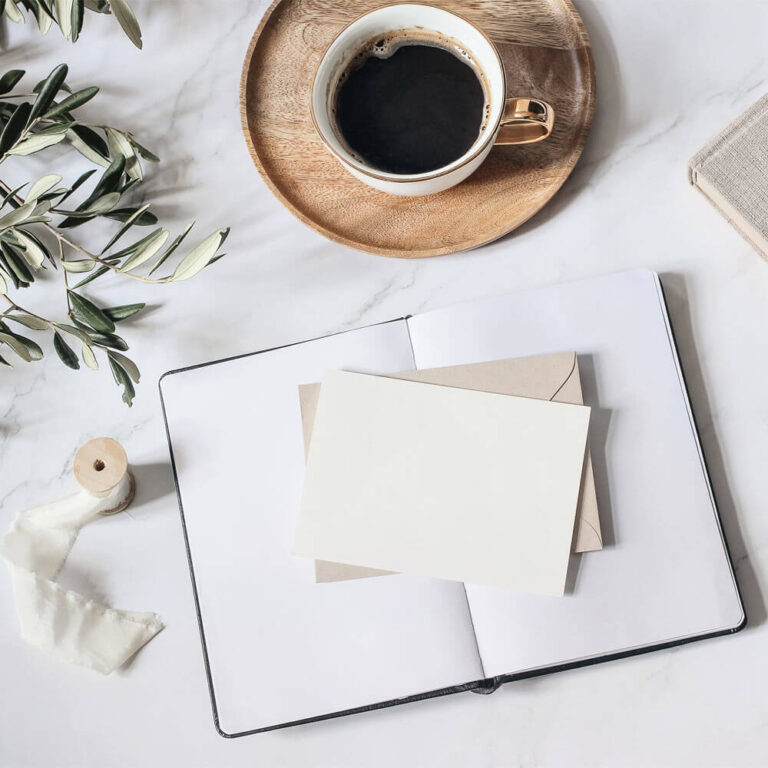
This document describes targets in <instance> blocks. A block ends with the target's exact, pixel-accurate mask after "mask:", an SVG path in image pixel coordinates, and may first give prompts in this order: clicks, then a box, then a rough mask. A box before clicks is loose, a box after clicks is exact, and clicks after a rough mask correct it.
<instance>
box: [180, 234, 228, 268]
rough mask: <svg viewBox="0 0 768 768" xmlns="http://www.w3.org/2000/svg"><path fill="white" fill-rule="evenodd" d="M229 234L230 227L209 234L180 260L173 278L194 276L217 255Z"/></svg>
mask: <svg viewBox="0 0 768 768" xmlns="http://www.w3.org/2000/svg"><path fill="white" fill-rule="evenodd" d="M228 234H229V229H220V230H218V232H214V233H213V234H212V235H208V237H206V238H205V240H203V241H202V242H201V243H199V244H198V245H197V246H196V247H195V248H193V249H192V250H191V251H190V252H189V253H188V254H187V255H186V256H185V257H184V258H183V259H182V260H181V261H180V262H179V265H178V267H176V270H175V272H174V273H173V275H172V276H171V280H188V279H189V278H190V277H194V275H196V274H197V273H198V272H199V271H200V270H201V269H203V268H204V267H206V266H207V265H208V262H209V261H210V260H211V259H212V258H213V257H214V256H215V255H216V251H218V250H219V248H220V247H221V245H222V243H223V242H224V241H225V240H226V239H227V235H228Z"/></svg>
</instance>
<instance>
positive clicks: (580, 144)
mask: <svg viewBox="0 0 768 768" xmlns="http://www.w3.org/2000/svg"><path fill="white" fill-rule="evenodd" d="M283 1H284V0H273V2H272V4H271V5H270V6H269V8H267V10H266V11H265V12H264V15H263V16H262V18H261V21H260V22H259V25H258V26H257V27H256V31H255V32H254V33H253V36H252V37H251V41H250V43H249V44H248V49H247V50H246V53H245V58H244V60H243V68H242V73H241V75H240V88H239V96H238V98H239V101H240V127H241V129H242V131H243V136H244V137H245V143H246V146H247V147H248V153H249V154H250V156H251V160H252V161H253V164H254V165H255V166H256V169H257V170H258V172H259V174H260V175H261V177H262V179H263V180H264V182H265V183H266V185H267V187H269V189H270V191H271V192H272V194H273V195H274V196H275V197H276V198H277V199H278V200H279V201H280V202H281V203H282V204H283V205H284V206H285V207H286V208H287V209H288V210H289V211H290V212H291V213H292V214H293V215H294V216H295V217H296V218H297V219H299V221H301V222H302V223H304V224H306V225H307V226H308V227H309V228H310V229H313V230H314V231H315V232H317V233H319V234H321V235H323V236H324V237H326V238H328V239H329V240H331V241H333V242H335V243H339V244H340V245H345V246H347V247H348V248H353V249H355V250H358V251H364V252H365V253H372V254H375V255H377V256H387V257H390V258H400V259H409V258H410V259H417V258H432V257H434V256H447V255H449V254H452V253H461V252H463V251H468V250H472V249H474V248H480V247H482V246H483V245H487V244H488V243H492V242H494V241H495V240H498V239H499V238H501V237H504V235H508V234H509V233H510V232H513V231H514V230H515V229H517V228H519V227H520V226H522V225H523V224H525V222H526V221H528V220H529V219H531V218H532V217H533V216H535V215H536V214H537V213H539V211H541V210H542V209H543V208H544V207H545V206H546V205H547V204H548V203H549V202H550V201H551V200H552V198H553V197H554V196H555V195H556V194H557V193H558V192H559V191H560V188H561V187H562V186H563V184H564V183H565V181H566V179H567V178H568V177H569V176H570V175H571V173H572V172H573V169H574V168H575V167H576V164H577V163H578V161H579V159H580V158H581V155H582V153H583V151H584V145H585V144H586V140H587V135H588V134H589V131H590V128H591V127H592V120H593V118H594V114H595V100H596V90H597V83H596V73H595V60H594V56H593V54H592V44H591V42H590V39H589V33H588V32H587V29H586V27H585V26H584V23H583V20H582V19H581V14H580V13H579V12H578V10H577V9H576V7H575V6H574V4H573V2H572V0H559V2H561V3H562V4H563V5H564V6H566V8H567V9H568V11H569V12H570V13H571V14H572V15H574V16H575V17H576V18H577V19H579V21H580V22H581V32H582V35H583V41H584V44H583V50H584V52H585V54H586V57H587V68H586V70H585V72H586V75H587V76H588V82H587V83H586V87H585V89H584V97H585V100H586V101H585V103H586V119H585V120H584V121H583V122H582V123H581V126H580V129H579V132H578V133H577V134H576V135H575V138H576V143H575V147H576V148H575V149H574V150H573V151H572V152H571V153H570V154H569V155H568V158H569V164H567V165H564V166H563V167H562V168H560V171H559V178H556V180H555V181H554V183H553V184H552V185H551V193H550V194H549V195H548V196H547V198H546V199H545V200H544V202H543V203H542V204H541V205H540V206H539V207H538V208H537V209H536V210H535V211H532V212H531V213H530V214H529V215H528V216H526V218H524V219H522V220H521V221H519V222H518V223H517V224H516V225H515V226H513V227H507V226H506V225H502V226H501V227H498V228H496V229H494V230H493V231H491V232H489V233H487V234H488V237H487V238H486V239H484V240H482V241H480V240H477V239H476V238H471V239H469V240H467V241H465V242H463V243H460V244H459V245H451V246H443V247H432V248H421V249H409V250H408V251H403V250H397V249H392V248H390V249H387V248H380V247H378V246H375V245H371V244H368V243H364V242H359V241H356V240H351V239H349V238H347V237H344V236H343V235H339V234H338V233H336V232H334V231H333V230H331V229H328V228H327V227H325V226H323V225H321V224H319V223H318V222H316V221H315V220H314V219H312V218H310V217H309V216H307V215H306V214H305V213H304V212H303V211H301V210H300V209H298V208H297V207H296V206H295V205H293V203H291V201H290V200H288V199H287V198H286V197H285V196H284V195H283V193H282V192H281V190H280V188H279V187H278V186H277V185H276V184H275V182H274V181H273V180H272V177H271V176H270V175H269V173H267V170H266V168H265V167H264V164H263V162H262V160H261V157H260V155H259V150H258V148H257V147H256V144H255V143H254V141H253V136H252V134H251V130H250V128H249V127H248V114H247V110H246V88H247V82H248V75H249V73H250V69H251V59H252V58H253V54H254V51H255V50H256V46H257V44H258V42H259V39H260V38H261V34H262V32H263V31H264V27H266V25H267V23H268V22H269V20H270V19H271V18H272V14H273V13H274V12H275V9H276V8H277V6H278V5H280V4H281V3H282V2H283ZM574 50H579V49H574ZM438 194H439V193H438Z"/></svg>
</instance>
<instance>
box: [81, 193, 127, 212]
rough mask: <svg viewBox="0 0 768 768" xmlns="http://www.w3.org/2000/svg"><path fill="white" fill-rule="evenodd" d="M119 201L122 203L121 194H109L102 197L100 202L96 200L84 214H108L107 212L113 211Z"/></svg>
mask: <svg viewBox="0 0 768 768" xmlns="http://www.w3.org/2000/svg"><path fill="white" fill-rule="evenodd" d="M119 201H120V193H119V192H108V193H107V194H106V195H102V196H101V197H100V198H99V199H98V200H96V202H94V203H92V204H91V205H89V206H88V208H87V209H86V210H85V211H83V213H84V214H96V213H106V212H107V211H111V210H112V209H113V208H114V207H115V206H116V205H117V203H118V202H119Z"/></svg>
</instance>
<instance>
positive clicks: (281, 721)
mask: <svg viewBox="0 0 768 768" xmlns="http://www.w3.org/2000/svg"><path fill="white" fill-rule="evenodd" d="M563 352H569V353H573V352H576V353H577V355H578V358H579V365H580V368H581V376H582V386H583V390H584V402H585V404H586V405H587V406H589V407H590V408H591V414H590V422H589V424H590V436H589V445H590V452H591V456H592V465H593V470H594V476H595V481H596V487H597V498H598V500H599V503H600V518H601V520H600V522H601V524H602V533H603V539H604V547H603V549H602V551H601V552H599V553H595V554H591V553H589V554H586V555H571V556H570V563H569V568H568V573H567V579H566V589H565V595H563V596H561V597H552V596H549V595H539V594H531V593H527V592H522V591H519V590H514V589H505V588H501V587H489V586H480V585H478V584H472V583H461V582H458V581H451V580H445V579H437V578H426V577H418V576H412V575H408V574H405V573H399V574H395V575H391V576H386V577H384V578H372V579H350V580H346V581H338V582H336V583H332V584H317V583H315V581H314V565H313V563H312V562H311V561H310V560H307V559H304V558H299V557H295V556H292V555H291V547H292V545H293V541H294V533H295V530H296V522H297V516H298V511H299V505H300V503H301V494H302V486H303V482H304V476H305V460H304V447H303V438H302V421H301V410H300V407H299V398H298V396H297V387H299V386H300V385H302V384H308V383H312V382H317V381H321V380H322V379H323V377H324V375H325V373H326V372H327V371H329V370H341V371H344V370H346V371H356V372H358V373H365V374H376V375H377V376H376V377H378V376H379V375H386V374H389V373H393V372H397V371H407V370H421V369H432V368H442V367H446V366H457V365H467V364H473V363H480V362H491V361H496V360H508V359H511V358H521V357H528V356H532V355H542V354H552V353H563ZM396 383H398V382H396ZM399 383H402V384H404V385H405V384H408V382H399ZM412 386H427V385H422V384H418V385H417V384H413V385H412ZM160 389H161V396H162V403H163V410H164V414H165V418H166V425H167V430H168V438H169V445H170V448H171V460H172V464H173V470H174V477H175V481H176V485H177V491H178V498H179V507H180V510H181V521H182V531H183V534H184V539H185V543H186V546H187V550H188V558H189V567H190V574H191V577H192V587H193V595H194V599H195V605H196V609H197V615H198V622H199V628H200V636H201V641H202V648H203V658H204V662H205V672H206V675H207V679H208V689H209V693H210V697H211V704H212V709H213V715H214V722H215V724H216V727H217V729H218V730H219V732H220V733H221V734H222V735H225V736H242V735H245V734H248V733H254V732H257V731H262V730H266V729H271V728H279V727H285V726H287V725H296V724H298V723H301V722H306V721H310V720H319V719H324V718H328V717H337V716H340V715H347V714H351V713H353V712H364V711H368V710H374V709H378V708H381V707H387V706H392V705H395V704H404V703H406V702H409V701H415V700H417V699H424V698H429V697H432V696H440V695H444V694H449V693H460V692H462V691H478V692H489V691H491V690H493V689H495V688H496V687H497V686H498V685H500V684H501V683H503V682H507V681H511V680H516V679H520V678H525V677H530V676H533V675H541V674H545V673H549V672H556V671H559V670H562V669H566V668H569V667H574V666H581V665H586V664H593V663H596V662H598V661H607V660H609V659H615V658H618V657H620V656H626V655H631V654H635V653H642V652H644V651H650V650H654V649H658V648H663V647H667V646H670V645H678V644H680V643H685V642H689V641H691V640H696V639H701V638H703V637H711V636H714V635H718V634H724V633H728V632H733V631H735V630H737V629H739V628H740V627H741V626H743V623H744V611H743V607H742V604H741V599H740V596H739V592H738V588H737V585H736V582H735V579H734V575H733V569H732V567H731V563H730V559H729V556H728V550H727V547H726V544H725V540H724V538H723V535H722V530H721V527H720V523H719V518H718V514H717V509H716V507H715V504H714V500H713V498H712V490H711V488H710V485H709V480H708V476H707V472H706V467H705V465H704V461H703V457H702V454H701V446H700V445H699V441H698V438H697V435H696V429H695V426H694V422H693V418H692V414H691V410H690V406H689V403H688V398H687V395H686V391H685V384H684V381H683V377H682V372H681V370H680V366H679V362H678V358H677V353H676V350H675V344H674V339H673V337H672V331H671V327H670V324H669V319H668V317H667V312H666V308H665V305H664V299H663V295H662V292H661V286H660V283H659V280H658V277H657V276H656V275H655V274H653V273H651V272H647V271H634V272H627V273H623V274H618V275H610V276H607V277H601V278H596V279H592V280H584V281H581V282H577V283H569V284H566V285H556V286H551V287H547V288H541V289H537V290H533V291H527V292H524V293H518V294H512V295H509V296H500V297H497V298H490V299H484V300H480V301H474V302H470V303H468V304H463V305H459V306H454V307H449V308H446V309H441V310H436V311H433V312H427V313H423V314H420V315H415V316H413V317H409V318H403V319H399V320H394V321H392V322H388V323H382V324H379V325H373V326H369V327H366V328H359V329H356V330H352V331H347V332H344V333H339V334H335V335H332V336H326V337H323V338H319V339H314V340H311V341H307V342H302V343H297V344H291V345H288V346H284V347H279V348H276V349H270V350H266V351H263V352H259V353H255V354H250V355H243V356H241V357H238V358H234V359H229V360H222V361H216V362H213V363H206V364H203V365H198V366H192V367H190V368H186V369H182V370H178V371H173V372H171V373H169V374H166V375H165V376H164V377H163V379H162V381H161V387H160ZM543 405H545V406H551V405H553V404H552V403H543ZM560 407H566V406H560ZM660 446H662V448H663V450H661V449H660ZM491 544H492V542H489V546H490V545H491ZM367 716H368V717H370V716H373V715H367Z"/></svg>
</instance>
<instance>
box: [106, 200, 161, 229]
mask: <svg viewBox="0 0 768 768" xmlns="http://www.w3.org/2000/svg"><path fill="white" fill-rule="evenodd" d="M148 205H149V203H147V205H145V206H142V212H141V213H140V214H139V215H138V216H136V217H135V218H134V217H133V215H134V214H135V213H136V212H137V211H138V210H139V209H138V208H114V209H113V210H111V211H109V213H105V214H104V215H105V216H106V217H107V218H108V219H115V221H122V222H127V221H128V219H131V224H133V225H134V226H136V227H151V226H152V225H153V224H157V216H155V214H154V213H152V212H151V211H148V210H147V206H148Z"/></svg>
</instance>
